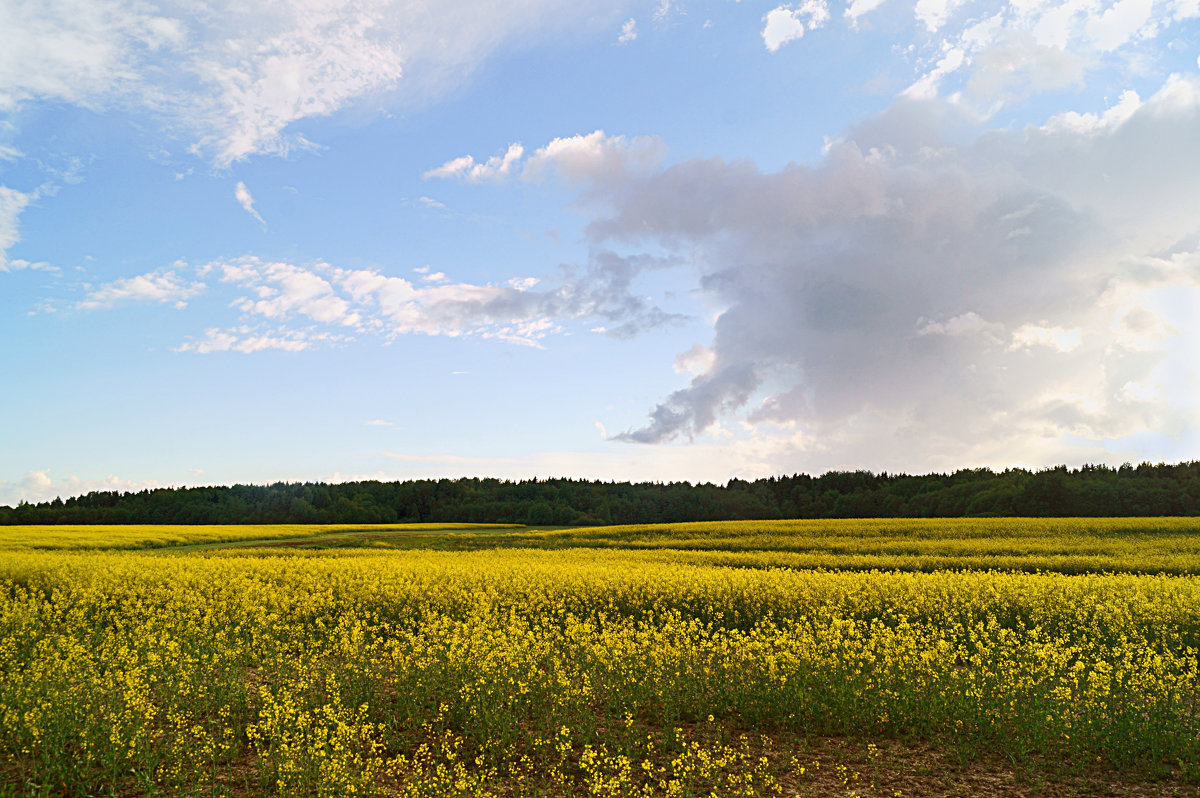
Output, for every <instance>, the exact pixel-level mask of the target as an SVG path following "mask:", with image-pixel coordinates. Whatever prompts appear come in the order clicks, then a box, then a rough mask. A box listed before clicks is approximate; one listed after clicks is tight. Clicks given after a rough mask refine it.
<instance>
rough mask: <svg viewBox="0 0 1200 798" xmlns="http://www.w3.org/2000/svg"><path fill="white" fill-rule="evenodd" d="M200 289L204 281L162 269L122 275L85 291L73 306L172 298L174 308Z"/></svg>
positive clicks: (161, 300) (95, 305)
mask: <svg viewBox="0 0 1200 798" xmlns="http://www.w3.org/2000/svg"><path fill="white" fill-rule="evenodd" d="M203 290H204V284H203V283H199V282H188V281H186V280H185V279H184V278H183V277H181V276H180V275H179V274H177V273H176V272H175V271H174V270H170V269H167V270H163V269H159V270H157V271H153V272H148V273H146V274H139V275H138V276H136V277H124V278H121V279H119V280H114V281H113V282H111V283H106V284H104V285H102V286H100V287H98V288H94V289H92V290H90V291H89V292H88V295H87V297H86V298H84V299H83V300H81V301H79V302H78V303H76V305H75V307H77V308H80V309H82V310H94V309H96V308H106V307H112V306H113V305H116V304H119V303H122V302H159V303H161V302H172V303H174V304H175V307H177V308H183V307H185V306H186V305H187V300H189V299H191V298H192V297H194V296H196V295H197V294H199V293H200V292H201V291H203Z"/></svg>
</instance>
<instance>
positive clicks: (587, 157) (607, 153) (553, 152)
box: [522, 130, 666, 183]
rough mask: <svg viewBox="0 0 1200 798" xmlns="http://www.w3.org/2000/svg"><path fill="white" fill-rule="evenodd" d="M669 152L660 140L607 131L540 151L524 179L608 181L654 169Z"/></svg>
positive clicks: (571, 138) (567, 139)
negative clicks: (552, 175)
mask: <svg viewBox="0 0 1200 798" xmlns="http://www.w3.org/2000/svg"><path fill="white" fill-rule="evenodd" d="M665 153H666V148H665V146H664V145H663V143H662V140H661V139H659V138H658V137H657V136H634V137H632V138H626V137H625V136H609V135H606V134H605V132H604V131H603V130H596V131H593V132H591V133H588V134H587V135H579V136H568V137H565V138H557V139H554V140H553V141H551V142H550V143H549V144H547V145H546V146H544V147H541V148H539V149H538V151H537V152H535V153H534V154H533V155H532V156H530V158H529V160H528V162H527V163H526V164H525V168H524V170H523V172H522V175H523V176H524V177H526V178H531V179H539V178H542V177H546V176H548V175H550V174H556V175H558V176H559V177H560V178H562V179H564V180H566V181H567V182H569V183H576V182H581V181H601V182H602V181H604V180H607V179H610V178H617V177H619V176H621V175H623V174H625V173H627V172H641V171H646V170H648V169H652V168H654V167H656V166H658V164H660V163H661V162H662V159H663V156H664V155H665Z"/></svg>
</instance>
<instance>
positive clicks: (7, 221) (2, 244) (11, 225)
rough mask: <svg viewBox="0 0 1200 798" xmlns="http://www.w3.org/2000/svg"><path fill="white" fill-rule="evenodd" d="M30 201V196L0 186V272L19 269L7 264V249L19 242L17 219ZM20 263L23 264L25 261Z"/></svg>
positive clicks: (31, 196) (31, 197)
mask: <svg viewBox="0 0 1200 798" xmlns="http://www.w3.org/2000/svg"><path fill="white" fill-rule="evenodd" d="M32 199H33V195H32V194H25V193H23V192H20V191H17V190H15V189H11V188H8V187H6V186H0V272H7V271H13V270H15V269H17V268H21V267H20V266H15V265H13V264H11V263H10V262H9V260H8V248H9V247H11V246H12V245H13V244H16V243H17V242H18V241H20V240H21V234H20V232H19V230H18V228H17V219H18V218H19V217H20V215H21V211H23V210H25V206H26V205H28V204H29V202H30V201H31V200H32ZM21 263H22V264H24V263H25V261H21Z"/></svg>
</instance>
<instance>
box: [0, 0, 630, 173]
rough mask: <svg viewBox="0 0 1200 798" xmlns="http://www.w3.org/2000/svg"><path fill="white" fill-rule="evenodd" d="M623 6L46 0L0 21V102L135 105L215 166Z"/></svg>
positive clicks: (441, 86) (445, 86)
mask: <svg viewBox="0 0 1200 798" xmlns="http://www.w3.org/2000/svg"><path fill="white" fill-rule="evenodd" d="M623 5H624V4H623V3H618V4H611V3H607V2H600V1H599V0H584V1H583V2H579V3H572V4H570V6H567V7H564V6H562V5H561V4H556V3H552V2H550V1H549V0H517V2H513V3H506V4H503V6H498V5H495V4H493V3H487V2H483V1H482V0H455V1H454V2H449V3H438V4H426V3H405V2H401V1H400V0H364V2H361V3H356V4H354V5H353V6H347V5H340V4H336V3H335V4H318V5H316V6H314V5H313V4H311V3H304V2H299V1H298V0H284V1H283V2H279V3H273V4H271V5H270V6H269V7H260V6H257V5H245V4H237V3H234V4H228V5H225V6H223V7H221V9H220V10H219V12H213V13H207V12H204V13H194V12H193V11H192V9H191V7H185V6H161V5H160V6H153V5H146V4H137V3H126V2H96V3H75V2H60V1H59V0H51V1H50V2H44V3H31V4H25V5H22V6H21V7H20V8H19V9H16V8H14V9H13V10H12V12H11V13H9V14H7V15H6V17H5V24H4V25H3V26H0V52H3V53H5V54H6V56H7V58H6V60H5V63H6V64H9V65H11V66H10V67H8V68H6V67H5V66H4V65H3V64H0V112H4V111H10V110H13V109H15V108H18V107H20V106H21V105H23V104H26V103H29V102H35V101H48V102H65V103H73V104H78V105H82V106H85V107H89V108H102V107H106V106H114V105H119V106H123V107H126V108H135V109H137V108H141V109H143V110H145V111H148V112H149V113H150V114H152V115H154V116H156V117H157V118H159V119H160V120H162V122H163V123H164V124H165V125H166V126H167V127H169V128H172V129H174V130H178V131H182V132H183V133H185V134H186V135H188V136H190V137H191V138H192V140H193V142H194V146H193V150H194V151H195V152H197V153H199V154H202V155H204V156H206V157H208V158H211V159H212V161H213V162H214V163H215V165H217V166H218V167H228V166H230V165H231V164H233V163H235V162H237V161H240V160H242V159H244V158H247V157H250V156H253V155H258V154H276V155H285V154H287V153H288V152H291V151H296V150H297V149H304V148H310V147H312V146H314V145H313V144H312V142H310V141H308V140H307V139H306V138H305V137H304V136H303V134H302V133H300V132H298V131H296V130H293V129H291V128H292V126H293V124H294V123H296V122H298V121H301V120H304V119H311V118H314V117H322V116H327V115H329V114H332V113H334V112H336V111H338V110H340V109H342V108H344V107H346V106H347V105H349V104H351V103H355V102H363V101H370V100H371V99H373V98H380V97H382V96H383V95H385V94H388V93H393V94H392V95H391V97H390V99H392V100H393V101H395V99H396V97H395V94H394V93H395V92H396V91H397V90H398V89H399V90H401V92H402V95H403V98H404V99H407V100H408V101H414V100H427V99H429V98H430V97H436V96H438V95H440V94H442V93H444V92H446V91H449V90H451V89H453V88H455V87H456V86H457V85H459V84H460V83H461V82H462V81H464V80H466V79H468V78H469V76H471V75H472V74H473V73H474V72H475V68H476V67H477V66H478V65H479V64H481V63H482V62H483V61H485V60H486V59H487V58H489V57H490V56H491V55H492V54H493V53H494V52H495V51H496V50H497V49H500V48H503V47H506V46H513V45H514V44H517V43H525V42H528V41H530V40H531V39H537V38H540V37H549V36H554V35H555V34H557V33H558V32H559V31H561V30H564V29H569V28H571V27H572V26H576V25H580V24H588V23H591V22H592V21H593V20H606V19H609V20H619V19H620V18H621V16H620V15H621V12H622V11H623V10H624V9H623V8H622V6H623Z"/></svg>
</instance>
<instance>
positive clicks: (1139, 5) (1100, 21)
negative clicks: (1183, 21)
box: [1087, 0, 1154, 51]
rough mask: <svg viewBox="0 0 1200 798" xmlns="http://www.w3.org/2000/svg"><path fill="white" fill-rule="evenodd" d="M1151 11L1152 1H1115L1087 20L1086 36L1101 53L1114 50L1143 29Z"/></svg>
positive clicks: (1152, 7)
mask: <svg viewBox="0 0 1200 798" xmlns="http://www.w3.org/2000/svg"><path fill="white" fill-rule="evenodd" d="M1153 9H1154V0H1117V2H1116V3H1114V4H1113V5H1112V7H1111V8H1109V9H1107V10H1106V11H1104V13H1103V14H1101V15H1100V16H1094V17H1092V18H1091V19H1089V20H1088V23H1087V35H1088V36H1089V37H1091V39H1092V41H1094V42H1095V44H1096V47H1097V48H1098V49H1100V50H1101V51H1109V50H1115V49H1117V48H1118V47H1120V46H1121V45H1123V44H1125V42H1127V41H1129V40H1130V39H1131V38H1133V37H1134V36H1135V35H1136V34H1137V33H1138V32H1139V31H1141V30H1142V29H1143V28H1144V27H1145V25H1146V23H1147V22H1149V21H1150V14H1151V12H1152V11H1153Z"/></svg>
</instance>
